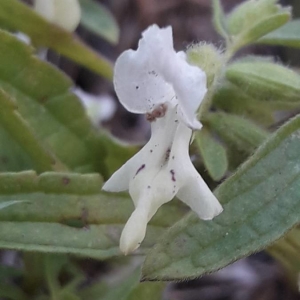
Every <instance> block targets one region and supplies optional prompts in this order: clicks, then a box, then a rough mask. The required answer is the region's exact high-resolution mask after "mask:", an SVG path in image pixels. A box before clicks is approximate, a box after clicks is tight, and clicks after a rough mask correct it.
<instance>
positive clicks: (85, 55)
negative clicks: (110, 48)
mask: <svg viewBox="0 0 300 300" xmlns="http://www.w3.org/2000/svg"><path fill="white" fill-rule="evenodd" d="M1 24H2V25H4V26H5V28H9V29H11V30H15V31H21V32H23V33H26V34H27V35H29V36H30V38H31V39H32V41H33V43H34V44H35V45H37V46H43V47H49V48H51V49H53V50H55V51H57V52H58V53H60V54H62V55H64V56H66V57H68V58H70V59H72V60H74V61H75V62H77V63H79V64H81V65H83V66H85V67H86V68H88V69H90V70H92V71H94V72H96V73H98V74H100V75H102V76H104V77H106V78H108V79H112V72H113V71H112V65H111V63H110V62H108V61H107V60H106V59H105V58H103V57H102V56H101V55H100V54H98V53H96V52H95V51H93V50H91V49H90V48H88V47H87V46H86V45H85V44H84V43H83V42H82V41H81V40H80V39H79V38H78V37H77V36H76V35H72V34H71V33H70V32H68V31H66V30H64V29H62V28H61V27H58V26H56V25H54V24H52V23H50V22H48V21H47V20H45V19H44V18H42V17H41V16H39V15H38V14H36V13H35V12H34V11H33V10H32V9H31V8H30V7H28V6H27V5H25V4H23V3H22V2H21V1H18V0H1V1H0V25H1Z"/></svg>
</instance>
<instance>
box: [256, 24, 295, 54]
mask: <svg viewBox="0 0 300 300" xmlns="http://www.w3.org/2000/svg"><path fill="white" fill-rule="evenodd" d="M257 43H261V44H267V45H279V46H288V47H295V48H300V20H299V19H297V20H293V21H291V22H289V23H287V24H285V25H284V26H282V27H280V28H278V29H277V30H275V31H273V32H270V33H269V34H267V35H265V36H263V37H262V38H261V39H259V40H258V41H257Z"/></svg>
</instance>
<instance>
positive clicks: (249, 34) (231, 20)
mask: <svg viewBox="0 0 300 300" xmlns="http://www.w3.org/2000/svg"><path fill="white" fill-rule="evenodd" d="M277 2H278V0H260V1H245V2H243V3H241V4H240V5H238V6H236V8H235V9H234V10H233V11H232V12H231V13H230V14H229V16H228V18H227V28H228V31H229V33H230V34H231V35H232V43H233V44H232V47H233V48H234V50H237V49H239V48H241V47H243V46H245V45H247V44H250V43H252V42H255V41H256V40H258V39H259V38H260V37H262V36H264V35H266V34H267V33H269V32H271V31H273V30H275V29H277V28H279V27H281V26H282V25H284V24H285V23H286V22H288V21H289V19H290V16H291V12H290V8H289V7H282V6H280V5H279V4H277Z"/></svg>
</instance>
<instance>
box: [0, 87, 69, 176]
mask: <svg viewBox="0 0 300 300" xmlns="http://www.w3.org/2000/svg"><path fill="white" fill-rule="evenodd" d="M0 106H1V110H0V124H1V125H2V126H3V128H4V129H5V130H6V131H7V132H8V133H9V135H10V136H11V137H12V138H13V139H14V140H15V141H16V142H17V143H18V144H19V145H20V146H21V147H22V149H23V151H24V152H26V154H28V155H29V156H30V159H31V161H32V162H33V164H32V166H33V167H35V169H36V170H37V171H38V172H43V171H49V170H52V169H54V170H55V169H57V170H66V168H65V167H64V166H63V165H62V164H61V163H60V162H59V161H58V160H57V159H55V157H54V156H53V155H52V154H50V152H49V151H47V150H46V149H45V148H44V147H43V146H42V145H41V143H40V142H39V141H38V140H37V138H36V137H35V136H34V134H33V132H32V130H31V128H30V127H29V126H28V124H27V123H26V122H25V121H24V120H23V119H22V117H21V116H20V114H19V113H18V111H17V107H16V106H15V103H14V102H13V101H12V99H11V98H10V97H9V96H8V95H7V94H6V93H5V92H4V91H3V90H2V89H0ZM0 149H1V146H0ZM0 151H1V150H0ZM14 154H15V153H14ZM7 159H8V158H7Z"/></svg>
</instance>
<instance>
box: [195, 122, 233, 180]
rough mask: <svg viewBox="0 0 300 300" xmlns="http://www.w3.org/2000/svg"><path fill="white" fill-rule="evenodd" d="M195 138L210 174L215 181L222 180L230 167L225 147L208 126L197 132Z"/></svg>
mask: <svg viewBox="0 0 300 300" xmlns="http://www.w3.org/2000/svg"><path fill="white" fill-rule="evenodd" d="M195 140H196V143H197V146H198V148H199V151H200V153H201V156H202V158H203V162H204V165H205V167H206V168H207V171H208V173H209V175H210V176H211V177H212V179H214V180H215V181H219V180H221V179H222V177H223V176H224V175H225V173H226V171H227V167H228V161H227V156H226V150H225V148H224V147H223V146H222V145H221V144H220V143H219V142H218V141H217V140H216V139H215V138H214V136H213V135H212V133H211V132H210V131H209V130H208V129H207V128H206V127H203V128H202V129H201V131H199V132H198V133H196V135H195Z"/></svg>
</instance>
